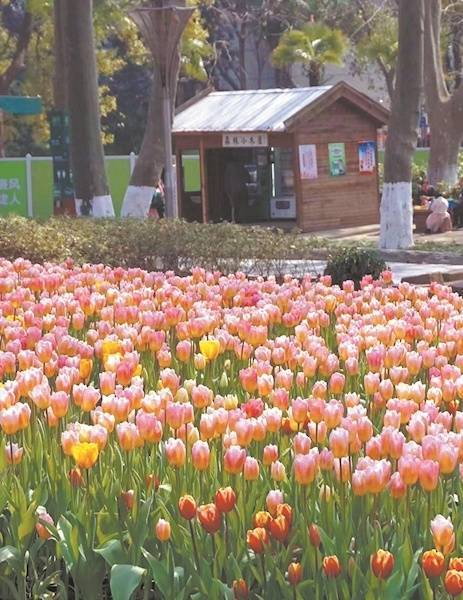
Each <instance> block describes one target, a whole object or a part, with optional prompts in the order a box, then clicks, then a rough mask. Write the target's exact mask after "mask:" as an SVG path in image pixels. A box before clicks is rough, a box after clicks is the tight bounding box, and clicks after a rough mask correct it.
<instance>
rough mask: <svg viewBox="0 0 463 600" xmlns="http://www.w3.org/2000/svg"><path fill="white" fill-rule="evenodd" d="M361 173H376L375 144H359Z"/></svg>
mask: <svg viewBox="0 0 463 600" xmlns="http://www.w3.org/2000/svg"><path fill="white" fill-rule="evenodd" d="M359 171H360V173H375V172H376V144H375V142H361V143H360V144H359Z"/></svg>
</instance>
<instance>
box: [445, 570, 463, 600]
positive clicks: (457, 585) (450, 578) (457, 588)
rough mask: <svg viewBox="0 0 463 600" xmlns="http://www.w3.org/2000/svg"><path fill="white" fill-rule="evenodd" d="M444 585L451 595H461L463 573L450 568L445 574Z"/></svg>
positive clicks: (462, 590)
mask: <svg viewBox="0 0 463 600" xmlns="http://www.w3.org/2000/svg"><path fill="white" fill-rule="evenodd" d="M444 586H445V589H446V591H447V593H448V594H450V595H451V596H459V595H460V594H461V593H462V592H463V573H461V571H456V570H455V569H450V570H449V571H447V573H446V574H445V578H444Z"/></svg>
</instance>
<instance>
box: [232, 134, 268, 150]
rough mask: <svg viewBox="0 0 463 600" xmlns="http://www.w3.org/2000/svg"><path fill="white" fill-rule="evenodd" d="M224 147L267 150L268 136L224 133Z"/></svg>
mask: <svg viewBox="0 0 463 600" xmlns="http://www.w3.org/2000/svg"><path fill="white" fill-rule="evenodd" d="M222 146H223V147H224V148H266V147H267V146H268V135H267V134H266V133H224V134H223V136H222Z"/></svg>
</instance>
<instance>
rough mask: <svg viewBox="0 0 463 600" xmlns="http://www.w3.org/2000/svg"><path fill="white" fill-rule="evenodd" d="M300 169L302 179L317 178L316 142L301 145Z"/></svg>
mask: <svg viewBox="0 0 463 600" xmlns="http://www.w3.org/2000/svg"><path fill="white" fill-rule="evenodd" d="M299 170H300V172H301V179H317V177H318V167H317V147H316V146H315V144H306V145H303V146H299Z"/></svg>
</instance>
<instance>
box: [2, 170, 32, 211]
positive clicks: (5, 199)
mask: <svg viewBox="0 0 463 600" xmlns="http://www.w3.org/2000/svg"><path fill="white" fill-rule="evenodd" d="M9 213H14V214H17V215H22V216H27V185H26V166H25V162H24V161H19V160H18V161H14V160H12V161H10V160H6V161H2V162H0V215H6V214H9Z"/></svg>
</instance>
